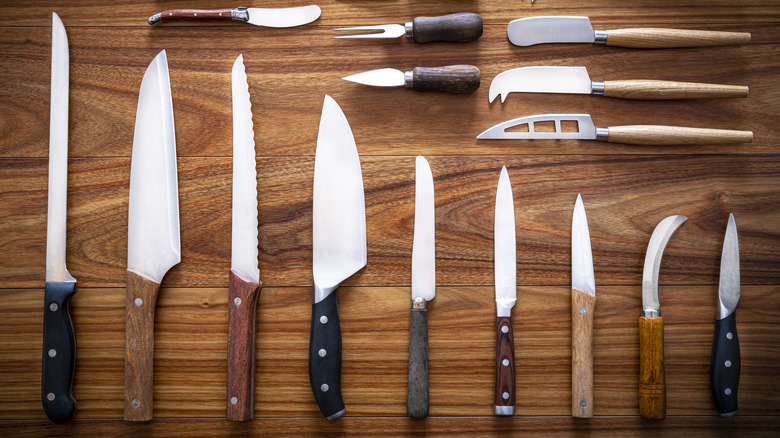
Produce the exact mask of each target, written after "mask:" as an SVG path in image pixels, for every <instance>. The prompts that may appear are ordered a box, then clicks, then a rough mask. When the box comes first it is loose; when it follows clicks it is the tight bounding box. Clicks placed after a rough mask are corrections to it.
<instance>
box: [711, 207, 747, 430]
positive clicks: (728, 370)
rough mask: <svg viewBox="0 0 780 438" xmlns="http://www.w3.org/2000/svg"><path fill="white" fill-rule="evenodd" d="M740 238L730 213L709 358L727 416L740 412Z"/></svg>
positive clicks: (722, 411) (713, 381) (715, 393)
mask: <svg viewBox="0 0 780 438" xmlns="http://www.w3.org/2000/svg"><path fill="white" fill-rule="evenodd" d="M739 289H740V282H739V240H738V239H737V224H736V222H734V215H733V214H729V224H728V226H727V227H726V237H725V238H724V239H723V251H722V253H721V258H720V284H719V286H718V302H719V305H718V308H719V312H720V318H719V319H718V320H716V321H715V332H714V334H713V337H712V357H711V362H710V385H711V387H712V395H713V396H714V397H715V404H716V405H717V406H718V411H719V412H720V414H721V415H722V416H724V417H733V416H734V415H736V414H737V390H738V389H739V372H740V367H741V360H740V355H739V337H738V336H737V319H736V313H735V311H736V309H737V303H738V302H739V295H740V293H739V292H740V291H739Z"/></svg>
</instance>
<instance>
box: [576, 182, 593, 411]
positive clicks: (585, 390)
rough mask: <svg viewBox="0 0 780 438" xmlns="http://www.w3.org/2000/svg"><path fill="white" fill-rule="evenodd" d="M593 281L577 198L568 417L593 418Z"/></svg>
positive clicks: (581, 207) (582, 211)
mask: <svg viewBox="0 0 780 438" xmlns="http://www.w3.org/2000/svg"><path fill="white" fill-rule="evenodd" d="M595 308H596V278H595V276H594V274H593V254H592V252H591V246H590V232H589V231H588V218H587V217H586V216H585V205H584V204H583V203H582V197H581V196H580V195H577V202H576V203H575V204H574V213H573V215H572V221H571V415H572V416H573V417H578V418H590V417H592V416H593V312H594V310H595Z"/></svg>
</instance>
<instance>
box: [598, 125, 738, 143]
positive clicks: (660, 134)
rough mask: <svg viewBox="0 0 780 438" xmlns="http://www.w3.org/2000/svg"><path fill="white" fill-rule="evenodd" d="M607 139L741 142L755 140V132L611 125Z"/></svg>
mask: <svg viewBox="0 0 780 438" xmlns="http://www.w3.org/2000/svg"><path fill="white" fill-rule="evenodd" d="M607 141H609V142H610V143H625V144H638V145H656V146H671V145H705V144H739V143H750V142H751V141H753V132H752V131H731V130H727V129H707V128H684V127H680V126H657V125H627V126H610V127H609V135H608V139H607Z"/></svg>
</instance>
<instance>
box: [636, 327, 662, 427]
mask: <svg viewBox="0 0 780 438" xmlns="http://www.w3.org/2000/svg"><path fill="white" fill-rule="evenodd" d="M639 415H640V416H641V417H642V418H644V419H646V420H663V419H664V418H666V373H665V372H664V319H663V318H661V317H656V318H646V317H644V316H642V317H639Z"/></svg>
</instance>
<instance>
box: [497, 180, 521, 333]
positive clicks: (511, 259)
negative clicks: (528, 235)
mask: <svg viewBox="0 0 780 438" xmlns="http://www.w3.org/2000/svg"><path fill="white" fill-rule="evenodd" d="M493 257H495V261H494V269H495V281H496V313H497V316H498V317H499V318H500V317H509V316H510V315H511V313H512V307H514V305H515V303H516V302H517V241H516V238H515V202H514V198H513V197H512V183H511V182H510V181H509V172H507V170H506V166H504V167H502V168H501V176H500V177H499V179H498V189H497V190H496V211H495V218H494V225H493Z"/></svg>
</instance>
